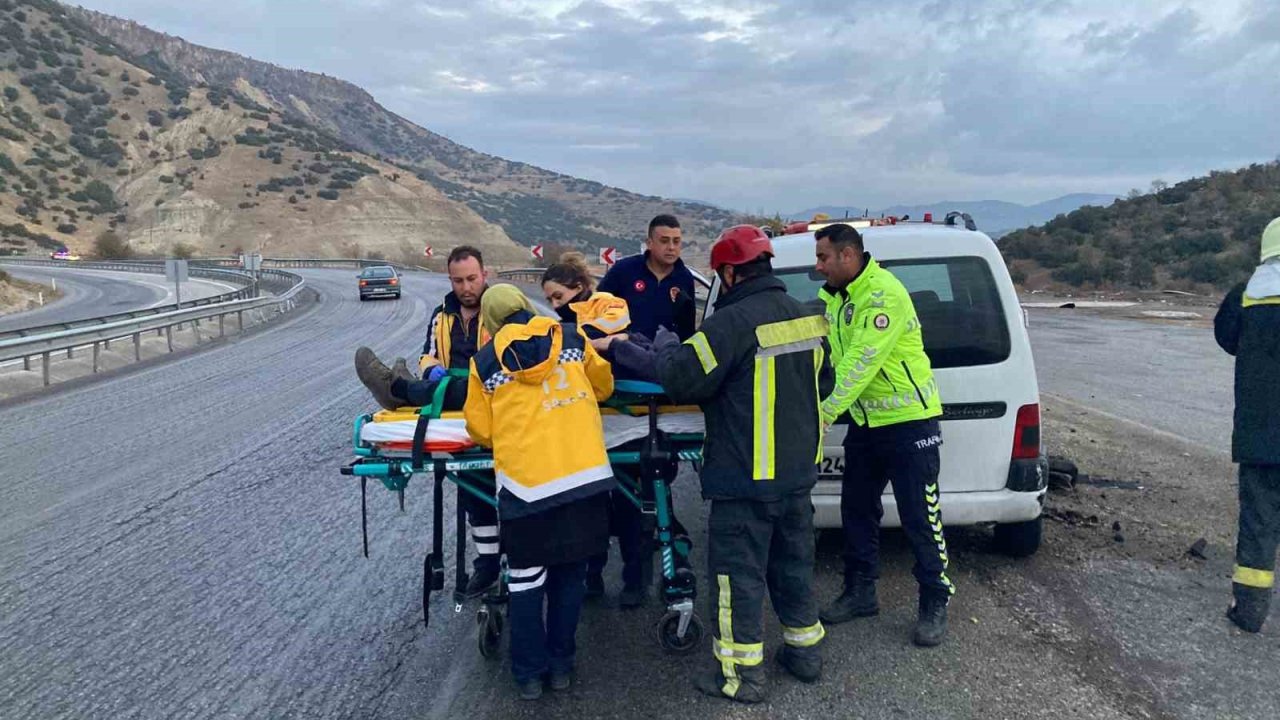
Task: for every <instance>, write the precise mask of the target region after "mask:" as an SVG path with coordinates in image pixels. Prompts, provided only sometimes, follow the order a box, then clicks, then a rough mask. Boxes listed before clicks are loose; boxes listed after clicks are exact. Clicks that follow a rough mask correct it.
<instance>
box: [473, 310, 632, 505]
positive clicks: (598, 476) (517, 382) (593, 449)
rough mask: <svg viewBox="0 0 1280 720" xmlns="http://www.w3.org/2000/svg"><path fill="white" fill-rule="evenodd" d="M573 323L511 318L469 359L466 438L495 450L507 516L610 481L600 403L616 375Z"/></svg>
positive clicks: (596, 488)
mask: <svg viewBox="0 0 1280 720" xmlns="http://www.w3.org/2000/svg"><path fill="white" fill-rule="evenodd" d="M571 328H572V326H568V327H566V326H565V325H562V324H561V323H560V322H558V321H556V320H554V319H552V318H547V317H531V318H528V319H527V321H526V322H523V323H509V324H507V325H505V326H503V327H502V329H501V330H499V331H498V333H497V335H496V336H494V338H493V341H492V342H491V343H489V344H488V345H486V346H484V347H483V348H481V349H480V351H479V352H477V353H476V356H475V358H474V359H473V360H472V361H471V374H470V378H469V381H468V387H467V402H466V406H465V407H464V408H463V413H464V415H465V417H466V420H467V432H468V433H469V434H470V435H471V438H472V439H473V440H475V441H476V443H478V444H480V445H483V446H485V447H490V448H492V449H493V460H494V471H495V475H496V476H497V481H498V486H499V488H500V490H499V496H498V503H499V514H500V516H501V517H502V518H503V519H504V520H507V519H510V518H515V517H520V516H522V515H527V514H530V513H534V512H538V511H539V510H540V509H543V508H546V507H554V506H556V505H560V504H563V503H568V502H571V501H573V500H576V499H580V498H584V497H589V496H591V495H594V494H597V493H603V492H607V491H609V490H610V489H612V488H613V486H614V480H613V470H612V469H611V468H610V466H609V458H608V455H607V454H606V452H605V444H604V427H603V423H602V421H601V419H600V409H599V406H598V405H597V403H599V402H600V401H602V400H605V399H608V397H609V396H610V395H612V394H613V375H612V373H611V371H610V368H609V364H608V363H607V362H605V361H604V359H602V358H601V357H600V356H599V355H598V354H597V353H596V351H595V350H594V349H593V348H592V347H591V345H590V343H588V342H586V339H585V338H584V337H583V336H582V335H581V334H580V333H578V332H574V331H573V330H572V329H571Z"/></svg>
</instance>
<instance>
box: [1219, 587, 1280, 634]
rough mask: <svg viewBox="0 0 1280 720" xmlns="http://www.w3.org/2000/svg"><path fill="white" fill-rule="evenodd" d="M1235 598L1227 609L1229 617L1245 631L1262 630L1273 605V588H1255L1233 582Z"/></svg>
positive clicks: (1232, 588) (1232, 590) (1254, 631)
mask: <svg viewBox="0 0 1280 720" xmlns="http://www.w3.org/2000/svg"><path fill="white" fill-rule="evenodd" d="M1231 592H1232V594H1233V595H1235V599H1234V600H1233V601H1232V603H1231V607H1230V608H1228V609H1227V617H1228V618H1229V619H1230V620H1231V622H1233V623H1235V624H1236V627H1238V628H1240V629H1241V630H1244V631H1245V632H1251V633H1256V632H1262V624H1263V623H1264V622H1266V620H1267V611H1268V610H1269V609H1270V605H1271V588H1255V587H1249V586H1248V585H1241V584H1240V583H1232V584H1231Z"/></svg>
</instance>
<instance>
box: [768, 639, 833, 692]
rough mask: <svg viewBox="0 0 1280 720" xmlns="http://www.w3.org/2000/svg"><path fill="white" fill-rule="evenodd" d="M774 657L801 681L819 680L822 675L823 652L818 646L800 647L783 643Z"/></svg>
mask: <svg viewBox="0 0 1280 720" xmlns="http://www.w3.org/2000/svg"><path fill="white" fill-rule="evenodd" d="M774 659H776V660H777V661H778V664H779V665H781V666H782V668H783V669H784V670H786V671H787V672H789V673H791V675H792V677H794V678H795V679H797V680H799V681H800V682H805V683H812V682H817V681H818V680H819V678H821V677H822V653H821V652H820V651H819V650H818V648H816V647H811V648H804V649H800V648H793V647H791V646H790V645H783V646H782V649H781V650H779V651H778V654H777V655H774Z"/></svg>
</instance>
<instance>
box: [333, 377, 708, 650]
mask: <svg viewBox="0 0 1280 720" xmlns="http://www.w3.org/2000/svg"><path fill="white" fill-rule="evenodd" d="M451 373H454V374H453V376H452V377H451V378H450V380H452V381H463V382H465V373H463V372H461V371H451ZM446 382H447V381H446ZM444 384H445V383H441V386H440V387H439V388H438V390H437V392H436V395H435V400H434V402H433V403H432V404H431V405H428V406H426V407H423V408H420V409H413V408H403V409H401V410H397V411H383V412H379V413H375V414H365V415H361V416H359V417H357V418H356V420H355V424H354V433H353V444H354V453H355V456H356V457H355V459H354V460H353V461H351V462H350V463H349V464H347V465H345V466H343V467H342V468H341V472H342V474H343V475H348V476H355V477H358V478H360V532H361V535H362V540H363V548H364V555H365V557H368V555H369V537H368V520H367V517H368V515H367V512H366V486H367V483H368V480H369V478H375V479H377V480H379V481H381V483H382V485H383V487H385V488H386V489H387V490H390V491H392V492H395V493H397V494H398V495H399V498H400V508H401V510H403V509H404V491H405V488H406V487H407V486H408V484H409V480H410V479H411V478H413V476H414V475H417V474H424V475H426V476H427V477H429V478H430V479H431V481H432V494H433V502H432V519H431V551H430V552H428V553H427V555H426V557H425V558H424V560H423V582H422V609H423V616H424V622H429V621H430V617H431V614H430V604H431V594H432V593H433V592H439V591H443V590H444V583H445V571H444V551H443V546H444V522H443V508H444V502H443V500H444V485H445V483H446V482H448V483H451V484H453V485H454V486H455V488H456V491H457V492H465V493H469V494H471V495H473V496H475V497H477V498H480V499H481V500H483V501H484V502H486V503H488V504H489V505H491V506H494V507H496V506H497V497H496V492H497V491H496V488H495V487H494V485H493V476H492V475H491V474H487V473H484V472H483V471H492V470H493V453H492V452H491V451H489V450H488V449H486V448H483V447H479V446H476V445H475V444H474V443H473V442H472V441H471V439H470V437H469V436H468V435H467V432H466V423H465V421H464V420H463V419H462V415H461V413H451V412H442V411H441V410H440V405H441V403H442V402H443V397H444V392H443V390H444ZM601 416H602V419H603V421H604V429H605V444H606V446H607V452H608V456H609V462H610V464H611V465H612V466H613V471H614V476H615V477H616V478H617V481H618V489H617V490H616V492H619V493H621V494H622V495H623V496H624V497H625V498H626V499H627V500H628V501H629V502H631V503H632V504H634V505H635V506H636V507H637V508H639V510H640V512H641V517H642V523H643V524H642V530H641V538H642V542H644V544H645V552H646V553H647V555H646V556H647V557H649V556H651V554H653V553H656V554H658V556H659V557H660V561H661V562H660V568H661V575H662V591H661V592H662V599H663V603H664V605H665V608H666V610H665V613H664V614H663V615H662V617H661V618H660V619H659V621H658V623H657V625H656V628H655V630H656V635H657V639H658V642H659V644H660V645H661V646H662V647H663V648H664V649H665V650H667V651H668V652H673V653H687V652H691V651H692V650H694V649H695V648H697V647H698V646H699V644H700V643H701V641H702V636H703V626H702V622H701V621H700V620H699V618H698V616H697V614H696V613H695V612H694V600H695V598H696V597H697V582H696V576H695V574H694V572H693V570H692V569H691V568H690V567H689V553H690V550H691V548H692V544H691V542H690V540H689V538H688V537H687V536H685V535H680V534H677V532H676V531H675V522H674V515H673V513H672V505H671V483H672V481H673V480H675V477H676V474H677V472H678V470H679V463H681V462H689V463H695V464H696V463H700V462H701V461H702V442H703V437H704V425H703V417H702V413H701V412H700V411H699V410H698V408H696V407H692V406H676V405H674V404H672V403H671V402H670V401H669V400H668V399H667V397H666V396H665V394H664V392H663V390H662V387H661V386H658V385H655V384H652V383H645V382H637V381H627V380H618V381H616V382H615V384H614V394H613V396H612V397H611V398H609V400H607V401H605V402H604V403H601ZM455 505H456V511H457V520H456V524H455V529H456V551H455V553H454V561H455V568H454V592H453V599H454V610H455V612H461V611H462V608H463V605H464V603H465V602H466V601H467V597H466V595H465V588H466V586H467V581H468V576H467V571H466V564H465V560H466V527H467V522H466V517H465V512H464V510H463V506H462V503H455ZM644 566H645V568H646V572H651V570H650V568H651V567H652V563H651V562H647V563H644ZM645 580H646V585H647V583H648V578H647V577H646V578H645ZM506 586H507V570H506V567H505V563H504V567H503V571H502V573H501V580H500V582H499V583H498V585H497V586H496V587H495V588H494V589H492V590H490V591H489V592H488V593H486V594H485V595H484V596H483V597H482V598H481V603H480V607H479V609H478V610H477V613H476V621H477V624H478V630H479V631H478V636H477V639H478V644H479V648H480V653H481V654H482V655H483V656H484V657H495V656H496V655H497V654H498V652H499V648H500V646H501V637H502V633H503V629H504V627H505V616H504V614H503V607H504V606H505V604H506V600H507V592H506Z"/></svg>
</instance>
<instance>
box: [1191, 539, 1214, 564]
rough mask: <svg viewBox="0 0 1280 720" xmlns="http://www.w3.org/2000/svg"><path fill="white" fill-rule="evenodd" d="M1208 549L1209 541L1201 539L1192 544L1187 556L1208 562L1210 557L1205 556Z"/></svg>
mask: <svg viewBox="0 0 1280 720" xmlns="http://www.w3.org/2000/svg"><path fill="white" fill-rule="evenodd" d="M1208 547H1209V541H1208V540H1205V539H1204V538H1200V539H1199V540H1196V541H1195V542H1194V543H1192V544H1191V547H1189V548H1187V554H1188V555H1190V556H1191V557H1194V558H1200V559H1201V560H1208V559H1209V556H1208V555H1206V554H1205V550H1207V549H1208Z"/></svg>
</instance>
